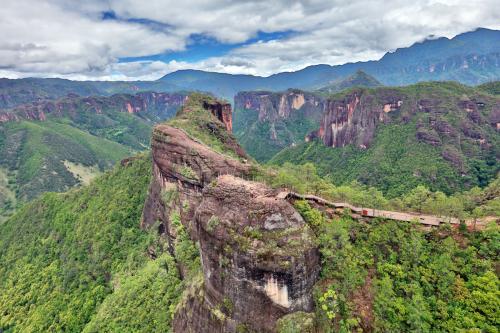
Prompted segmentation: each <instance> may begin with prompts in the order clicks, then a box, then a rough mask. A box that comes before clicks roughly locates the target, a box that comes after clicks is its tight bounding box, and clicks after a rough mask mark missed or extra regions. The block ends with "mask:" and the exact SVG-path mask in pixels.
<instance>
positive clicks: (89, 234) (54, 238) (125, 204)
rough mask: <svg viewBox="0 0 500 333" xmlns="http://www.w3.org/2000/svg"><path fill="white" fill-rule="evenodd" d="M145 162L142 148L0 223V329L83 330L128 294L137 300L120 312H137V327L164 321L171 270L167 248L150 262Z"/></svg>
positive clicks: (173, 288) (172, 292) (172, 291)
mask: <svg viewBox="0 0 500 333" xmlns="http://www.w3.org/2000/svg"><path fill="white" fill-rule="evenodd" d="M150 163H151V162H150V159H149V158H148V157H147V156H142V157H139V158H138V159H136V160H134V161H133V162H132V163H131V164H129V165H128V166H126V167H117V168H115V169H114V170H113V171H111V172H108V173H106V174H105V175H103V176H102V177H99V178H98V179H96V180H95V181H94V182H93V183H91V185H90V186H86V187H83V188H81V189H74V190H71V191H70V192H67V193H64V194H54V193H49V194H45V195H43V196H42V197H41V198H39V199H37V200H35V201H34V202H32V203H30V204H28V205H27V206H25V207H24V208H23V209H21V210H20V211H19V212H18V213H16V214H15V215H14V216H13V217H11V218H10V219H9V220H8V221H6V222H5V223H3V224H2V225H0V258H1V261H2V264H1V265H0V309H1V310H0V329H3V330H4V331H7V332H10V331H12V332H47V331H66V332H80V331H82V330H83V329H84V328H85V326H86V325H87V324H88V323H89V322H90V321H91V320H92V318H93V317H94V316H95V315H96V313H100V314H99V315H98V317H97V318H99V316H103V313H104V314H105V313H106V312H109V311H115V312H116V310H117V309H115V306H116V307H117V306H118V305H119V304H120V303H122V302H123V301H124V300H126V302H128V301H130V302H132V299H133V302H136V303H134V304H137V306H133V307H132V306H131V307H129V308H127V310H126V313H124V312H122V313H121V315H125V318H123V317H122V322H123V320H125V321H129V320H130V318H133V317H134V316H135V317H136V319H139V318H142V319H143V320H144V322H143V323H141V327H142V328H146V327H150V328H154V327H156V326H155V325H166V326H157V327H168V323H169V322H170V319H171V318H170V316H169V315H167V314H168V312H167V311H168V306H169V304H171V302H172V301H173V300H176V297H177V296H178V294H179V292H178V291H177V288H178V287H179V282H178V279H177V277H176V273H174V272H175V271H176V270H175V269H173V270H171V271H169V270H168V267H169V266H170V267H172V266H173V264H172V262H171V259H170V258H168V257H167V256H166V255H165V254H164V255H162V259H161V260H158V261H156V262H155V263H148V262H149V259H148V257H147V256H146V250H147V249H148V247H150V246H151V245H155V244H157V243H156V236H154V235H150V234H148V233H146V232H144V231H142V230H140V228H139V221H140V216H141V212H142V206H143V204H144V201H145V197H146V194H147V187H148V184H149V180H150ZM153 248H154V246H153ZM157 254H160V253H157ZM176 279H177V280H176ZM176 281H177V282H176ZM149 282H151V283H149ZM158 290H162V291H163V293H161V294H156V295H155V293H156V292H157V291H158ZM150 296H151V298H150ZM101 304H103V308H102V309H101V308H100V305H101ZM130 304H132V303H130ZM139 304H140V306H139ZM154 311H156V312H157V316H156V317H155V316H154V315H152V312H154ZM114 318H115V321H116V322H115V324H114V325H115V326H112V327H115V328H117V327H120V326H119V325H120V323H119V322H120V318H121V317H120V316H119V315H118V314H117V315H115V316H114ZM148 320H149V321H148ZM153 320H158V322H153ZM96 325H97V324H96V323H95V322H94V323H92V324H91V325H90V326H89V327H88V328H87V329H88V331H89V332H92V331H95V330H94V328H95V327H96ZM148 325H150V326H148ZM97 326H99V325H97ZM130 327H132V326H130ZM130 327H129V328H130ZM156 329H157V328H156ZM115 331H116V330H115ZM148 331H151V332H153V331H155V330H154V329H151V330H148Z"/></svg>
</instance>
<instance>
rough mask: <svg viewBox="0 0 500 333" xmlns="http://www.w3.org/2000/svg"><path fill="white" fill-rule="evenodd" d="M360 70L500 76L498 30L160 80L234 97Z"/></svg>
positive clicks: (380, 74)
mask: <svg viewBox="0 0 500 333" xmlns="http://www.w3.org/2000/svg"><path fill="white" fill-rule="evenodd" d="M358 70H362V71H364V72H366V73H367V74H369V75H372V76H374V77H375V78H376V79H377V80H378V81H380V82H381V83H382V84H384V85H389V86H397V85H408V84H412V83H416V82H420V81H434V80H439V81H445V80H452V81H459V82H461V83H464V84H468V85H476V84H479V83H483V82H487V81H493V80H498V79H499V78H500V31H498V30H489V29H482V28H481V29H477V30H475V31H472V32H467V33H463V34H460V35H457V36H455V37H454V38H452V39H448V38H445V37H442V38H437V39H427V40H425V41H423V42H419V43H415V44H413V45H412V46H410V47H408V48H401V49H397V50H396V51H394V52H389V53H386V54H385V55H384V56H383V57H382V58H381V59H380V60H377V61H367V62H357V63H348V64H344V65H338V66H330V65H315V66H309V67H306V68H304V69H302V70H299V71H296V72H285V73H278V74H274V75H271V76H269V77H258V76H252V75H231V74H223V73H212V72H204V71H198V70H181V71H177V72H173V73H170V74H167V75H165V76H164V77H163V78H161V79H160V80H161V81H163V82H167V83H169V84H172V85H176V86H179V87H182V88H183V89H197V90H208V91H210V92H212V93H214V94H216V95H220V96H224V97H226V98H227V97H232V96H233V95H234V94H235V93H236V92H238V91H243V90H272V91H280V90H285V89H288V88H299V89H306V90H316V89H319V88H321V87H323V86H326V85H329V84H331V83H333V82H335V81H337V80H339V79H341V78H344V77H347V76H349V75H352V74H353V73H355V72H356V71H358Z"/></svg>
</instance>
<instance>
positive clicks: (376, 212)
mask: <svg viewBox="0 0 500 333" xmlns="http://www.w3.org/2000/svg"><path fill="white" fill-rule="evenodd" d="M277 197H278V198H279V199H285V200H286V199H299V200H307V201H313V202H315V203H317V204H319V205H322V206H328V207H331V208H335V209H343V208H349V209H350V210H351V211H352V212H353V213H355V214H357V215H358V216H359V217H360V218H361V217H368V218H375V217H381V218H385V219H390V220H397V221H407V222H410V221H417V222H419V223H421V224H423V225H428V226H439V225H440V224H441V223H450V224H454V225H458V224H460V220H459V219H457V218H455V217H450V216H435V215H427V214H418V213H403V212H394V211H389V210H380V209H374V208H366V207H356V206H353V205H351V204H349V203H347V202H332V201H328V200H326V199H324V198H321V197H318V196H315V195H311V194H299V193H295V192H286V191H283V192H280V193H278V195H277ZM494 220H497V221H498V218H495V217H486V218H483V219H478V220H476V223H475V225H476V226H477V227H481V226H484V225H485V224H486V223H488V222H490V221H494ZM465 224H466V225H468V226H473V225H474V220H466V221H465Z"/></svg>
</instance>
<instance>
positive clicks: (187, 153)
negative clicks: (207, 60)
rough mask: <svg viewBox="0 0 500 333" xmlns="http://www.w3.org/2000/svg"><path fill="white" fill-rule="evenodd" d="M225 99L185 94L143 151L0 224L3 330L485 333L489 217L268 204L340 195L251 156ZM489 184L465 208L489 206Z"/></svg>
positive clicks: (492, 297)
mask: <svg viewBox="0 0 500 333" xmlns="http://www.w3.org/2000/svg"><path fill="white" fill-rule="evenodd" d="M227 106H228V104H224V103H222V102H218V101H214V100H213V98H210V97H206V96H205V97H203V96H193V98H192V99H191V100H190V102H189V103H188V105H187V106H186V107H185V109H184V110H183V112H182V113H180V114H179V116H178V117H177V118H175V119H174V120H171V121H170V122H168V123H166V124H161V125H159V126H156V127H155V130H154V134H153V141H152V152H151V156H152V157H150V155H149V154H148V155H139V156H137V157H135V158H130V159H126V160H124V161H123V162H122V163H121V165H120V166H117V167H116V168H115V169H114V170H112V171H108V172H106V173H105V174H104V175H101V176H100V177H98V178H97V179H95V180H94V181H93V182H92V183H91V184H90V185H88V186H84V187H82V188H78V189H73V190H71V191H69V192H67V193H64V194H55V193H49V194H44V195H43V196H42V197H40V198H38V199H36V200H35V201H34V202H32V203H29V204H28V205H26V206H25V207H24V208H22V209H21V210H20V211H19V212H17V213H16V214H15V215H14V216H12V217H11V218H10V219H8V220H7V221H6V222H4V223H0V329H1V330H3V331H4V332H9V333H11V332H46V331H71V332H73V331H74V332H80V331H83V332H87V333H88V332H132V331H140V332H168V331H173V332H176V333H177V332H179V333H180V332H185V331H188V330H189V329H192V331H193V332H205V331H206V328H207V327H209V328H211V329H214V330H223V329H227V331H245V330H246V331H250V332H251V331H259V332H280V333H289V332H297V331H300V332H311V333H312V332H332V331H358V330H361V329H362V330H363V331H374V332H387V331H394V332H406V331H461V330H471V331H474V330H479V331H485V332H495V331H496V330H497V326H498V325H499V324H500V322H499V316H498V308H499V296H500V291H499V290H500V282H499V280H498V276H497V273H496V271H495V267H496V266H497V265H498V244H499V237H500V236H499V230H498V225H496V223H493V224H491V225H490V226H486V227H484V228H482V229H481V230H474V229H473V228H469V229H468V228H466V226H465V225H462V226H461V227H460V228H451V227H450V226H449V225H446V224H444V225H442V226H440V227H438V228H434V229H431V230H425V229H422V228H421V227H420V225H419V224H413V223H408V222H404V223H402V222H397V221H384V220H381V219H375V220H370V221H367V220H365V219H363V218H361V217H355V218H352V217H350V214H347V212H345V213H344V212H339V211H332V210H331V209H323V208H322V207H319V206H311V205H310V204H309V203H308V202H305V201H300V200H299V201H287V200H285V199H283V198H280V197H279V196H278V195H277V194H278V193H279V191H280V189H279V188H280V187H282V186H287V187H294V188H296V189H297V190H300V191H301V192H305V193H311V192H314V193H317V194H318V195H331V196H334V195H336V194H335V193H342V191H343V193H344V195H345V194H347V193H348V192H346V191H345V187H344V189H342V188H339V187H336V186H334V185H333V184H331V183H329V182H328V181H327V180H326V179H325V178H324V177H320V176H318V175H317V174H316V172H315V171H314V167H312V166H311V165H305V166H293V167H290V166H286V167H285V168H284V169H275V170H270V169H267V168H263V167H261V166H259V165H258V164H256V163H255V162H253V161H252V160H249V159H248V158H247V157H246V155H245V152H244V151H242V150H241V148H239V146H238V144H237V143H236V141H235V140H234V137H233V136H232V135H231V134H230V133H229V131H230V129H231V121H230V120H231V117H230V115H231V114H230V112H228V111H229V109H228V108H227ZM151 164H152V170H151ZM151 174H152V176H151ZM148 184H149V190H148ZM276 187H277V188H276ZM495 188H497V187H492V188H490V189H488V190H485V192H484V193H481V191H480V192H475V193H473V194H472V193H471V195H473V196H477V197H478V198H481V199H479V201H477V202H476V203H474V204H472V205H471V206H470V207H467V209H472V208H473V207H474V206H477V207H480V206H481V205H485V204H489V202H491V201H492V200H497V203H498V195H495V193H497V192H498V191H497V190H495ZM329 193H330V194H329ZM352 194H353V195H357V196H358V197H360V196H364V198H365V199H368V198H374V197H376V196H380V192H377V191H376V190H374V189H367V188H364V187H358V188H357V189H355V190H354V191H352ZM492 195H493V197H491V196H492ZM419 198H420V199H419ZM421 198H422V196H421V195H420V194H419V193H416V194H415V197H414V200H413V201H415V202H416V203H418V202H421V201H422V200H421ZM365 199H361V200H365ZM428 200H429V203H432V200H440V199H438V198H433V197H430V196H429V198H428ZM409 202H410V201H409ZM373 203H374V204H375V205H379V204H381V203H380V202H379V203H377V202H375V201H373ZM497 208H498V207H497ZM490 213H491V212H490ZM158 214H159V215H158ZM494 214H496V216H497V217H498V211H496V212H494ZM140 226H142V227H143V228H142V229H141V228H140ZM195 242H196V243H195ZM200 253H201V254H202V255H201V256H200V255H199V254H200Z"/></svg>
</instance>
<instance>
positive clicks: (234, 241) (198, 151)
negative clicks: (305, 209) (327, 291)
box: [142, 105, 319, 332]
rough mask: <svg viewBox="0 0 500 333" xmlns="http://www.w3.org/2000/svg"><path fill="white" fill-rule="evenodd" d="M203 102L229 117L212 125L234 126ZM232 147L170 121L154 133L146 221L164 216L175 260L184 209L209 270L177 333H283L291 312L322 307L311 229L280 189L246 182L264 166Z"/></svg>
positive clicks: (179, 317) (183, 309)
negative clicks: (316, 302) (281, 325)
mask: <svg viewBox="0 0 500 333" xmlns="http://www.w3.org/2000/svg"><path fill="white" fill-rule="evenodd" d="M203 108H204V109H205V110H207V112H209V111H210V112H212V113H213V114H214V115H215V116H216V117H217V119H221V118H222V120H223V121H224V119H225V121H224V123H223V122H221V121H219V120H217V119H216V118H215V117H213V119H214V120H213V122H210V127H213V126H218V127H220V128H227V127H228V123H229V124H230V123H231V119H229V120H230V121H229V122H227V120H228V119H227V116H231V113H230V112H227V111H226V118H224V117H220V118H219V113H218V112H213V111H212V110H213V109H214V108H211V107H206V105H205V106H204V107H203ZM215 109H216V110H218V106H217V107H215ZM229 111H230V109H229ZM185 112H189V110H185ZM202 126H205V125H202ZM233 140H234V139H233ZM234 144H235V145H237V144H236V143H235V142H234ZM230 146H231V144H229V145H228V147H230ZM230 149H231V150H233V152H234V153H233V154H232V156H233V157H231V156H228V155H225V154H221V153H218V152H216V151H214V150H213V149H211V148H210V147H208V146H206V145H204V144H202V143H201V142H199V141H197V140H196V139H194V138H193V137H191V136H189V135H188V134H187V133H186V132H185V131H184V130H182V129H180V128H174V127H172V126H169V125H158V126H156V127H155V129H154V132H153V139H152V157H153V179H152V182H151V186H150V189H149V195H148V198H147V201H146V204H145V207H144V212H143V220H142V226H143V227H150V226H152V225H157V223H158V222H160V224H159V226H158V228H159V231H160V232H161V233H162V234H163V235H164V236H165V237H166V239H167V241H168V243H169V245H170V251H171V253H172V254H173V255H174V257H175V250H174V247H175V241H176V237H177V236H178V235H177V234H176V232H177V231H176V227H175V226H174V225H173V221H172V218H171V217H172V214H173V213H174V212H178V213H179V215H180V220H181V223H182V225H183V226H184V227H185V228H186V230H188V231H189V234H190V236H191V239H193V240H195V241H197V242H198V244H199V248H200V256H201V261H202V270H203V279H202V281H200V283H197V284H194V285H192V286H191V287H190V290H191V292H190V293H189V294H188V295H185V297H184V302H183V303H182V305H181V306H180V307H179V309H178V311H177V313H176V315H175V318H174V323H173V327H174V331H175V332H207V331H214V332H237V331H239V330H241V329H247V330H248V331H251V332H252V331H253V332H273V331H275V325H276V321H277V320H278V319H279V318H280V317H282V316H283V315H286V314H288V313H292V312H295V311H299V310H300V311H311V310H312V308H313V302H312V287H313V284H314V283H315V281H316V279H317V276H318V271H319V255H318V250H317V248H316V247H315V245H314V243H313V234H312V232H311V230H310V229H309V227H308V226H307V225H306V223H305V222H304V220H303V219H302V217H301V216H300V215H299V214H298V213H297V211H296V210H295V209H294V208H293V206H292V205H291V204H290V203H288V202H287V201H286V200H284V199H280V198H278V197H277V193H276V191H275V190H272V189H270V188H268V187H267V186H266V185H264V184H261V183H257V182H253V181H249V180H246V179H247V178H249V176H250V175H251V173H252V172H253V170H254V168H255V166H254V165H253V164H251V163H249V162H247V160H246V159H245V157H246V155H245V154H244V152H242V151H241V150H238V149H234V147H233V148H230ZM172 193H175V195H171V194H172ZM167 197H168V198H167ZM166 198H167V199H166ZM180 270H181V275H184V276H185V273H186V272H185V269H184V268H183V267H180Z"/></svg>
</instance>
